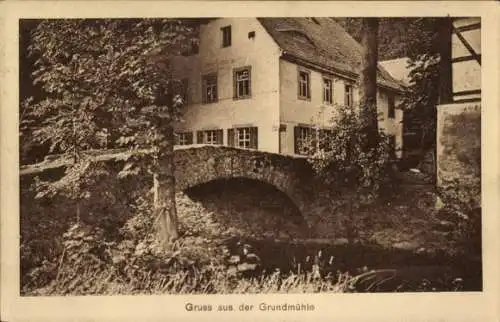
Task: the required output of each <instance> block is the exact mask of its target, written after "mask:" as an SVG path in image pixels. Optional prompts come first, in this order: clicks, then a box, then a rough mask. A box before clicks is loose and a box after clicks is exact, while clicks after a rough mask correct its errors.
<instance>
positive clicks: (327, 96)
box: [323, 77, 333, 105]
mask: <svg viewBox="0 0 500 322" xmlns="http://www.w3.org/2000/svg"><path fill="white" fill-rule="evenodd" d="M327 84H328V85H327ZM323 103H326V104H328V105H331V104H333V80H332V79H331V78H328V77H323Z"/></svg>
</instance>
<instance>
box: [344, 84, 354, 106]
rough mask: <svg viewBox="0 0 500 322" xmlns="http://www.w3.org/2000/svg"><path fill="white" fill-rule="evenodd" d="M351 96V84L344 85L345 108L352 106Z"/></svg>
mask: <svg viewBox="0 0 500 322" xmlns="http://www.w3.org/2000/svg"><path fill="white" fill-rule="evenodd" d="M352 94H353V91H352V85H351V84H345V99H344V104H345V106H347V107H351V106H352V105H353V97H352Z"/></svg>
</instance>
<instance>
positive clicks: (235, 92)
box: [233, 70, 238, 99]
mask: <svg viewBox="0 0 500 322" xmlns="http://www.w3.org/2000/svg"><path fill="white" fill-rule="evenodd" d="M236 98H238V82H237V81H236V71H235V70H233V99H236Z"/></svg>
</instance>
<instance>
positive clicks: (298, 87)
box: [297, 70, 301, 98]
mask: <svg viewBox="0 0 500 322" xmlns="http://www.w3.org/2000/svg"><path fill="white" fill-rule="evenodd" d="M300 86H301V84H300V70H298V71H297V97H299V98H300V97H301V95H300Z"/></svg>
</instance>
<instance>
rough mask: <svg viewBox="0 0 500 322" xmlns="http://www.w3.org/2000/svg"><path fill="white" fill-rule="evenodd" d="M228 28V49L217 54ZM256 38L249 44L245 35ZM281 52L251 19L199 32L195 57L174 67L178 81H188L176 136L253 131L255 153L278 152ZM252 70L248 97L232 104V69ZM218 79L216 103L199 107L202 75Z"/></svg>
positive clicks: (224, 21)
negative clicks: (244, 127) (253, 128)
mask: <svg viewBox="0 0 500 322" xmlns="http://www.w3.org/2000/svg"><path fill="white" fill-rule="evenodd" d="M228 25H231V29H232V37H231V38H232V44H231V46H229V47H226V48H222V45H221V42H222V40H221V39H222V36H221V31H220V28H222V27H224V26H228ZM250 31H254V32H255V38H253V39H249V38H248V33H249V32H250ZM279 55H280V49H279V47H278V46H277V44H276V43H275V42H274V40H273V39H272V38H271V37H270V36H269V35H268V34H267V32H266V31H265V30H264V28H263V27H262V25H261V24H260V23H259V22H258V20H257V19H255V18H224V19H217V20H214V21H212V22H210V23H208V24H207V25H204V26H202V28H201V31H200V46H199V54H197V55H194V56H191V57H188V58H185V57H179V58H178V59H177V61H176V70H177V71H176V74H177V75H178V77H185V76H183V75H188V78H189V80H188V82H189V85H188V87H189V88H188V104H187V106H186V107H185V109H184V116H183V119H184V122H183V123H180V124H178V125H177V130H179V131H196V130H203V129H224V144H227V129H228V128H232V127H234V126H239V125H249V126H257V127H258V135H259V137H258V148H259V150H263V151H269V152H279V140H278V130H279V72H278V69H279V64H278V61H279ZM243 66H251V68H252V71H251V82H252V97H251V98H249V99H241V100H233V68H239V67H243ZM212 72H217V73H218V102H217V103H212V104H201V102H202V83H201V80H202V75H204V74H207V73H212Z"/></svg>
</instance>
